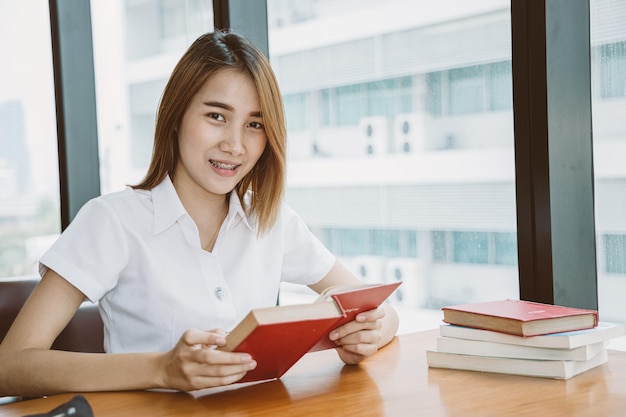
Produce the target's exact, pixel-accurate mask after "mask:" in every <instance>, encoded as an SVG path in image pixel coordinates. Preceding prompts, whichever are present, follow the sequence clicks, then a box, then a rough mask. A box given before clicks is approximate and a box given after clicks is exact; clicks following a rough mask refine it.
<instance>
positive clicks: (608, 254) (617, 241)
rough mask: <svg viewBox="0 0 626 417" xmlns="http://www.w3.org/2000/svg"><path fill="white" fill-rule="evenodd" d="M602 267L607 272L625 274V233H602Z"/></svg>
mask: <svg viewBox="0 0 626 417" xmlns="http://www.w3.org/2000/svg"><path fill="white" fill-rule="evenodd" d="M602 245H603V247H604V268H605V271H606V272H607V273H609V274H626V257H624V253H626V235H603V236H602Z"/></svg>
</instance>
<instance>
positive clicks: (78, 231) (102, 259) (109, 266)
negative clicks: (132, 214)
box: [39, 198, 129, 302]
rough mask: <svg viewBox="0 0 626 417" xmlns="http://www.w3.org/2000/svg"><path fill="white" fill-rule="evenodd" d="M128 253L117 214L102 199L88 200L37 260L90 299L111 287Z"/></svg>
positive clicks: (115, 281)
mask: <svg viewBox="0 0 626 417" xmlns="http://www.w3.org/2000/svg"><path fill="white" fill-rule="evenodd" d="M128 259H129V253H128V244H127V241H126V236H125V233H124V228H123V226H122V223H121V222H120V219H119V216H118V215H117V213H116V212H115V211H114V210H113V208H112V207H111V206H110V205H109V204H107V202H106V201H104V200H103V199H102V198H95V199H93V200H90V201H89V202H87V203H86V204H85V205H84V206H83V207H82V208H81V209H80V210H79V212H78V214H77V215H76V217H75V218H74V220H73V221H72V222H71V223H70V225H69V226H68V227H67V228H66V229H65V231H64V232H63V233H62V234H61V236H60V237H59V238H58V239H57V241H56V242H55V243H54V244H53V245H52V246H51V248H50V249H49V250H48V251H47V252H46V253H44V255H43V257H42V258H41V260H40V265H39V273H40V275H41V276H42V277H43V275H44V274H45V273H46V271H47V270H48V269H52V270H54V271H55V272H56V273H58V274H59V275H61V276H62V277H63V278H65V279H66V280H67V281H68V282H70V283H71V284H72V285H74V286H75V287H76V288H78V289H79V290H80V291H82V292H83V293H84V294H85V296H87V298H89V299H90V300H91V301H92V302H96V301H98V300H99V299H100V298H102V296H103V295H104V294H105V293H106V292H107V291H109V290H110V289H111V288H113V287H114V286H115V285H116V283H117V280H118V279H119V274H120V272H121V271H122V270H123V269H124V267H125V266H126V264H127V263H128Z"/></svg>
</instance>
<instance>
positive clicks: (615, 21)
mask: <svg viewBox="0 0 626 417" xmlns="http://www.w3.org/2000/svg"><path fill="white" fill-rule="evenodd" d="M590 5H591V86H592V123H593V155H594V162H593V163H594V171H595V213H596V234H597V240H596V242H597V244H596V251H597V260H598V298H599V300H598V301H599V310H600V317H601V319H602V320H605V321H619V322H626V309H624V304H623V302H624V300H623V298H624V294H625V293H626V215H625V213H626V164H624V157H625V156H626V125H625V124H624V122H623V119H624V114H626V25H624V22H625V21H626V3H624V2H623V1H621V0H591V2H590ZM622 345H623V346H622V348H624V349H626V340H623V341H622ZM612 347H614V346H613V345H612Z"/></svg>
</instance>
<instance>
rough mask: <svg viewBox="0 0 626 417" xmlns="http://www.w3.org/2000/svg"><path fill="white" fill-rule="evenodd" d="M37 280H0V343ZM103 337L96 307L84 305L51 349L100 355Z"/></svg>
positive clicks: (100, 320) (90, 304)
mask: <svg viewBox="0 0 626 417" xmlns="http://www.w3.org/2000/svg"><path fill="white" fill-rule="evenodd" d="M38 282H39V279H38V278H11V279H6V278H2V279H0V341H2V340H3V339H4V336H5V335H6V333H7V332H8V331H9V328H10V327H11V324H12V323H13V320H15V317H16V316H17V314H18V313H19V311H20V309H21V308H22V306H23V305H24V302H25V301H26V299H27V298H28V296H29V295H30V293H31V292H32V291H33V290H34V289H35V286H36V285H37V283H38ZM103 343H104V333H103V324H102V319H101V318H100V313H99V312H98V306H97V305H95V304H92V303H89V302H85V303H83V304H82V305H81V307H80V308H79V309H78V311H77V312H76V314H75V315H74V317H73V318H72V320H71V321H70V322H69V323H68V325H67V327H66V328H65V329H64V330H63V331H62V332H61V334H60V335H59V337H57V339H56V340H55V342H54V344H53V345H52V349H58V350H68V351H75V352H99V353H102V352H104V347H103Z"/></svg>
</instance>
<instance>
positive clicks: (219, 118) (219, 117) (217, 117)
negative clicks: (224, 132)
mask: <svg viewBox="0 0 626 417" xmlns="http://www.w3.org/2000/svg"><path fill="white" fill-rule="evenodd" d="M207 117H209V118H211V119H213V120H216V121H218V122H225V121H226V118H225V117H224V115H222V114H220V113H208V114H207ZM248 126H249V127H251V128H253V129H264V128H265V126H263V123H261V122H250V123H248Z"/></svg>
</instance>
